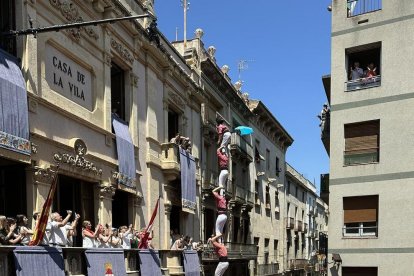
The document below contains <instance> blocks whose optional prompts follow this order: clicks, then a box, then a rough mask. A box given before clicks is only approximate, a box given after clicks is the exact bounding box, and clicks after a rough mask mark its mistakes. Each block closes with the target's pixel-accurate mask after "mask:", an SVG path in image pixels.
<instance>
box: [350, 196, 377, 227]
mask: <svg viewBox="0 0 414 276" xmlns="http://www.w3.org/2000/svg"><path fill="white" fill-rule="evenodd" d="M343 203H344V223H358V222H376V221H377V217H378V195H374V196H358V197H344V199H343Z"/></svg>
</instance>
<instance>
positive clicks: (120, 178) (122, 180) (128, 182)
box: [111, 171, 135, 188]
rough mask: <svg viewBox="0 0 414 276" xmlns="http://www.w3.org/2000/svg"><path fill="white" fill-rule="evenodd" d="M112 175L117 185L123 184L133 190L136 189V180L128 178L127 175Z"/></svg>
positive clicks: (116, 173)
mask: <svg viewBox="0 0 414 276" xmlns="http://www.w3.org/2000/svg"><path fill="white" fill-rule="evenodd" d="M111 173H112V179H114V180H115V182H116V183H117V184H122V185H125V186H127V187H131V188H133V187H135V180H134V179H132V178H131V177H128V176H126V175H125V174H122V173H120V172H117V171H112V172H111Z"/></svg>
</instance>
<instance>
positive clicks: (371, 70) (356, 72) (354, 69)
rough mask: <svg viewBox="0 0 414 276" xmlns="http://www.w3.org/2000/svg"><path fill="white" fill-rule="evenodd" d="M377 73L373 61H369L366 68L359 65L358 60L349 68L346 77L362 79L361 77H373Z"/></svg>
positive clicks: (353, 79)
mask: <svg viewBox="0 0 414 276" xmlns="http://www.w3.org/2000/svg"><path fill="white" fill-rule="evenodd" d="M377 75H378V72H377V67H375V65H374V63H373V62H370V63H369V64H368V65H367V67H366V69H363V68H361V67H360V64H359V62H358V61H355V62H354V64H353V66H351V68H349V76H348V79H349V80H352V81H357V80H362V79H373V78H375V77H376V76H377Z"/></svg>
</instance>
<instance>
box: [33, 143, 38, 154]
mask: <svg viewBox="0 0 414 276" xmlns="http://www.w3.org/2000/svg"><path fill="white" fill-rule="evenodd" d="M31 148H32V154H36V153H37V150H38V148H39V146H38V145H36V144H35V143H31Z"/></svg>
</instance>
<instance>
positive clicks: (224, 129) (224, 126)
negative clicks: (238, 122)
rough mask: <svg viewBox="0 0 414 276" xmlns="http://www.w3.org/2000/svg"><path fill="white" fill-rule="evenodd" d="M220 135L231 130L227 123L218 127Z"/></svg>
mask: <svg viewBox="0 0 414 276" xmlns="http://www.w3.org/2000/svg"><path fill="white" fill-rule="evenodd" d="M216 129H217V133H218V135H222V134H223V133H224V132H227V131H230V130H229V128H228V127H227V126H226V125H225V124H220V125H218V126H217V127H216Z"/></svg>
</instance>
